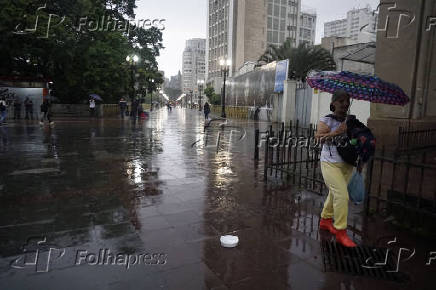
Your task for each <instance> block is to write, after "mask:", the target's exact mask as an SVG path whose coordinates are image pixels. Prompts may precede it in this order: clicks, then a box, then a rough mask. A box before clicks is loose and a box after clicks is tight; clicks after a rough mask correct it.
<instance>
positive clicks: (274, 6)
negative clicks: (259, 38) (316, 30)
mask: <svg viewBox="0 0 436 290" xmlns="http://www.w3.org/2000/svg"><path fill="white" fill-rule="evenodd" d="M300 11H301V1H300V0H288V1H286V0H281V1H280V0H268V9H267V13H268V14H267V15H268V25H267V43H268V45H271V44H272V45H276V46H279V45H281V44H282V43H283V42H285V40H286V39H287V38H290V39H291V41H292V43H293V45H294V46H296V45H297V44H298V43H299V33H298V32H299V31H298V26H299V17H300Z"/></svg>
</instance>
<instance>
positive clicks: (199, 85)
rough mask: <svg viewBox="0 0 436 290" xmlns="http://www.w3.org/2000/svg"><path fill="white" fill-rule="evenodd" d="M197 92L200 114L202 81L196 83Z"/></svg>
mask: <svg viewBox="0 0 436 290" xmlns="http://www.w3.org/2000/svg"><path fill="white" fill-rule="evenodd" d="M197 83H198V92H199V94H200V95H199V96H198V98H199V100H198V110H199V111H200V112H201V91H202V90H203V85H204V80H199V81H198V82H197Z"/></svg>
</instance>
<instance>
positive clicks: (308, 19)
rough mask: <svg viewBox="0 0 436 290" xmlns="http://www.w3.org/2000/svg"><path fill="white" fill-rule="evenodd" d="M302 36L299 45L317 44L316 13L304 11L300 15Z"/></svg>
mask: <svg viewBox="0 0 436 290" xmlns="http://www.w3.org/2000/svg"><path fill="white" fill-rule="evenodd" d="M299 32H300V35H299V44H301V43H308V44H310V45H314V44H315V35H316V11H315V10H303V11H301V14H300V31H299Z"/></svg>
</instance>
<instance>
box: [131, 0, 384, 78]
mask: <svg viewBox="0 0 436 290" xmlns="http://www.w3.org/2000/svg"><path fill="white" fill-rule="evenodd" d="M247 1H250V0H247ZM207 3H208V0H140V1H139V2H138V8H137V10H136V19H137V20H138V19H152V20H153V19H166V22H165V30H164V31H163V39H164V41H163V43H164V46H165V49H164V50H162V52H161V56H160V57H159V58H158V61H159V69H160V70H163V71H165V76H166V77H170V76H172V75H175V74H177V72H178V71H179V70H181V69H182V53H183V49H184V48H185V41H186V40H187V39H190V38H206V4H207ZM378 3H380V1H379V0H302V5H303V6H307V7H308V8H314V9H316V12H317V15H318V21H317V27H316V32H317V33H316V43H320V42H321V37H322V35H323V34H324V22H326V21H331V20H335V19H339V18H345V17H346V13H347V11H348V10H350V9H352V8H358V7H360V8H362V7H365V6H366V5H367V4H369V5H371V7H372V8H373V9H375V8H376V7H377V5H378Z"/></svg>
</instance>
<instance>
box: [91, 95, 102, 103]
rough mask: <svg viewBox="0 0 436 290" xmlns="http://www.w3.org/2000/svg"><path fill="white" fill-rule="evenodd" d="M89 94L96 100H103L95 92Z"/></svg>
mask: <svg viewBox="0 0 436 290" xmlns="http://www.w3.org/2000/svg"><path fill="white" fill-rule="evenodd" d="M89 96H90V97H91V98H93V99H94V100H96V101H100V102H103V99H102V98H101V97H100V96H99V95H96V94H90V95H89Z"/></svg>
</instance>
